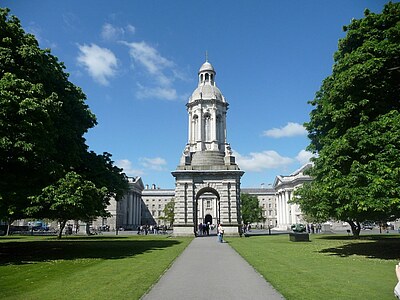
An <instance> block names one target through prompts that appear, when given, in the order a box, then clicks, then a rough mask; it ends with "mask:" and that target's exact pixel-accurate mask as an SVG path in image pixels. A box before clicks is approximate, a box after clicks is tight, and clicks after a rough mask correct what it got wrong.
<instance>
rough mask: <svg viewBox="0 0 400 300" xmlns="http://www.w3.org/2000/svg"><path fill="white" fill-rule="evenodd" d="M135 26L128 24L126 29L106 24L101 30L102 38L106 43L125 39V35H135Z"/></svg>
mask: <svg viewBox="0 0 400 300" xmlns="http://www.w3.org/2000/svg"><path fill="white" fill-rule="evenodd" d="M135 31H136V28H135V26H133V25H131V24H128V25H127V26H126V27H125V28H123V27H117V26H114V25H112V24H110V23H105V24H104V25H103V27H102V29H101V37H102V38H103V39H104V40H106V41H115V40H118V39H121V38H123V37H124V35H125V33H131V34H135Z"/></svg>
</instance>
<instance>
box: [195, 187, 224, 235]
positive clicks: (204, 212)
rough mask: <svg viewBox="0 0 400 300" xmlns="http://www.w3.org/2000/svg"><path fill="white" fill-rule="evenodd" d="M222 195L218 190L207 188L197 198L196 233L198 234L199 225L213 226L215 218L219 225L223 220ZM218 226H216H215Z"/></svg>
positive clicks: (201, 190)
mask: <svg viewBox="0 0 400 300" xmlns="http://www.w3.org/2000/svg"><path fill="white" fill-rule="evenodd" d="M220 203H221V201H220V195H219V193H218V191H217V190H215V189H214V188H212V187H209V186H206V187H204V188H201V189H200V190H199V191H198V192H197V193H196V197H195V203H194V206H195V207H194V212H195V215H194V231H195V232H196V230H197V228H198V226H197V225H198V224H199V223H204V224H207V223H208V224H209V225H213V217H212V216H215V218H216V221H217V223H219V220H220V219H221V213H220V212H221V208H220ZM214 225H216V224H214Z"/></svg>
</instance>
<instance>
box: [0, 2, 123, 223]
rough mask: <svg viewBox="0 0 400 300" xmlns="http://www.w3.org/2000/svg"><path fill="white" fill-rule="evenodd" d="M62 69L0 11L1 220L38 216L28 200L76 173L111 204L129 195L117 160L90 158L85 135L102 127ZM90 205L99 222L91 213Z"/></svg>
mask: <svg viewBox="0 0 400 300" xmlns="http://www.w3.org/2000/svg"><path fill="white" fill-rule="evenodd" d="M64 70H65V67H64V65H63V63H61V62H59V61H58V59H57V58H56V57H55V56H53V55H52V54H51V53H50V50H48V49H45V50H42V49H40V48H39V45H38V42H37V41H36V39H35V37H34V36H33V35H31V34H26V33H25V32H24V30H23V29H22V28H21V24H20V21H19V20H18V19H17V18H16V17H15V16H9V10H8V9H0V219H3V218H4V219H8V220H9V223H10V222H11V221H12V220H15V219H19V218H23V217H26V212H27V211H33V210H29V209H27V208H28V207H29V205H30V201H29V199H28V198H29V197H33V198H34V197H35V196H37V195H39V194H40V193H41V192H42V190H43V189H44V188H45V187H46V186H50V187H49V189H50V188H52V187H51V186H52V185H53V187H54V184H55V182H56V181H57V180H59V179H60V178H64V179H65V180H67V179H71V178H70V175H65V174H66V173H67V172H69V171H71V170H73V171H75V172H77V173H79V174H80V175H82V176H83V178H84V179H85V180H90V181H92V182H93V183H94V185H95V186H96V187H97V188H99V189H100V188H103V187H106V188H107V195H106V197H107V198H108V199H109V198H110V197H115V198H116V200H120V199H121V198H122V196H123V194H124V192H125V191H126V190H127V189H128V183H127V178H126V176H125V174H124V173H122V170H121V169H119V168H117V167H116V166H114V165H113V163H114V162H113V161H112V160H111V154H109V153H106V152H105V153H103V154H102V155H97V154H96V153H94V152H88V147H87V145H86V144H85V139H84V137H83V135H84V134H85V133H86V132H87V130H88V129H89V128H91V127H93V126H94V125H96V118H95V116H94V115H93V114H92V112H91V111H90V110H89V107H88V106H87V105H86V104H85V100H86V96H85V95H84V93H83V92H82V91H81V89H80V88H78V87H76V86H75V85H73V84H72V83H71V82H70V81H69V80H68V74H67V73H65V72H64ZM82 183H83V181H82ZM87 184H88V183H87V182H85V183H84V185H85V186H87ZM42 197H43V194H42ZM103 197H104V195H103ZM48 200H49V201H51V199H48ZM70 201H72V202H74V201H75V200H74V199H70ZM85 203H86V204H85V205H88V208H87V210H88V212H89V214H90V215H91V217H94V216H93V214H92V213H93V210H92V209H93V207H91V204H90V203H89V202H85ZM54 204H55V205H57V202H56V203H54ZM48 205H50V204H49V203H48ZM93 205H95V204H93ZM37 208H38V206H35V209H36V210H37ZM43 209H45V206H43ZM35 213H36V214H37V215H38V217H40V218H43V217H45V216H47V215H48V211H44V212H43V215H40V213H39V212H38V211H35ZM53 217H54V218H56V219H64V215H60V216H56V215H53Z"/></svg>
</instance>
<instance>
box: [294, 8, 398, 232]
mask: <svg viewBox="0 0 400 300" xmlns="http://www.w3.org/2000/svg"><path fill="white" fill-rule="evenodd" d="M344 31H346V32H347V35H346V37H345V38H343V39H341V40H340V41H339V46H338V51H337V52H336V53H335V55H334V61H335V63H334V65H333V72H332V75H330V76H329V77H327V78H326V79H325V80H324V81H323V83H322V86H321V89H320V90H319V91H318V92H317V93H316V97H315V99H314V100H313V101H311V102H310V103H311V105H313V106H314V107H315V108H314V109H313V110H312V112H311V114H310V121H309V122H308V123H306V124H305V126H306V128H307V130H308V132H309V138H310V139H311V143H310V145H309V146H308V149H309V150H311V151H313V152H314V153H316V154H317V157H316V158H314V166H313V167H312V168H311V169H310V171H309V174H310V175H311V176H312V177H313V181H312V182H311V183H308V184H305V185H304V186H303V188H301V189H299V190H298V191H297V194H298V195H299V196H300V197H298V198H296V199H295V202H297V203H299V204H300V207H301V209H302V211H303V212H305V213H306V214H307V215H310V216H313V217H315V218H317V219H327V218H335V219H338V220H343V221H347V222H349V224H350V226H351V227H352V230H353V234H354V235H355V236H358V234H359V230H360V223H361V222H363V221H365V220H388V219H390V218H396V217H399V216H400V186H399V184H398V183H399V181H400V101H399V100H400V99H399V97H400V84H399V82H400V55H399V53H400V3H389V4H387V5H385V7H384V9H383V12H382V13H381V14H374V13H371V12H369V11H368V10H366V11H365V17H364V18H363V19H360V20H352V22H351V24H350V25H348V26H345V27H344Z"/></svg>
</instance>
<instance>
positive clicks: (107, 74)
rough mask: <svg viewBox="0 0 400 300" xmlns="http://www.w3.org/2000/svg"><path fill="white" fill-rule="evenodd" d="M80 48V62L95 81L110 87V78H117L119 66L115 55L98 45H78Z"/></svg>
mask: <svg viewBox="0 0 400 300" xmlns="http://www.w3.org/2000/svg"><path fill="white" fill-rule="evenodd" d="M78 47H79V51H80V53H79V56H78V58H77V60H78V62H79V63H80V64H81V65H83V66H84V67H85V68H86V70H87V71H88V72H89V74H90V76H91V77H92V78H93V79H94V80H95V81H97V82H98V83H100V84H102V85H108V83H109V82H108V80H109V78H111V77H113V76H115V73H116V70H117V66H118V61H117V58H116V56H115V55H114V53H113V52H112V51H111V50H109V49H107V48H101V47H99V46H97V45H96V44H91V45H90V46H88V45H86V44H84V45H78Z"/></svg>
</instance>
